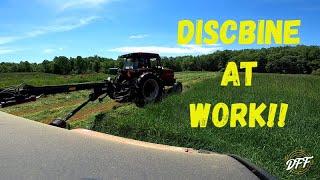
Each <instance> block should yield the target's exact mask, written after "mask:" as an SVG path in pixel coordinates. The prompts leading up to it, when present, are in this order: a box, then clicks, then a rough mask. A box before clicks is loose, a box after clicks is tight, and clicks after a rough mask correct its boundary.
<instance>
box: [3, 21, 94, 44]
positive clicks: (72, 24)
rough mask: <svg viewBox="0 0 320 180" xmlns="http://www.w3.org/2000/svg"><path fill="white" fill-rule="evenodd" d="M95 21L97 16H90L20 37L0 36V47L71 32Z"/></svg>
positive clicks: (39, 28) (40, 29) (43, 28)
mask: <svg viewBox="0 0 320 180" xmlns="http://www.w3.org/2000/svg"><path fill="white" fill-rule="evenodd" d="M97 19H99V17H98V16H90V17H86V18H80V19H76V20H75V19H69V20H68V21H63V23H61V22H60V23H56V24H54V25H51V26H45V27H38V28H37V29H35V30H33V31H29V32H26V33H24V34H22V35H17V36H0V45H1V44H7V43H11V42H15V41H17V40H21V39H27V38H33V37H37V36H40V35H45V34H49V33H55V32H65V31H71V30H73V29H76V28H80V27H82V26H85V25H88V24H90V23H92V22H93V21H95V20H97Z"/></svg>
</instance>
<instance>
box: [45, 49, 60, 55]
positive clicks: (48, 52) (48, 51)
mask: <svg viewBox="0 0 320 180" xmlns="http://www.w3.org/2000/svg"><path fill="white" fill-rule="evenodd" d="M56 51H63V48H57V49H54V48H47V49H44V50H43V53H44V54H52V53H54V52H56Z"/></svg>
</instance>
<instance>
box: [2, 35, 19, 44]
mask: <svg viewBox="0 0 320 180" xmlns="http://www.w3.org/2000/svg"><path fill="white" fill-rule="evenodd" d="M18 39H20V37H18V36H0V45H1V44H7V43H11V42H14V41H16V40H18Z"/></svg>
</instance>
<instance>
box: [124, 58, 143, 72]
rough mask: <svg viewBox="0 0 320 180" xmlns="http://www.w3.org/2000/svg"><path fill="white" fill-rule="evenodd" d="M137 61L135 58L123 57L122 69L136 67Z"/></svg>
mask: <svg viewBox="0 0 320 180" xmlns="http://www.w3.org/2000/svg"><path fill="white" fill-rule="evenodd" d="M138 67H139V63H138V60H137V59H133V58H128V59H125V61H124V64H123V69H138Z"/></svg>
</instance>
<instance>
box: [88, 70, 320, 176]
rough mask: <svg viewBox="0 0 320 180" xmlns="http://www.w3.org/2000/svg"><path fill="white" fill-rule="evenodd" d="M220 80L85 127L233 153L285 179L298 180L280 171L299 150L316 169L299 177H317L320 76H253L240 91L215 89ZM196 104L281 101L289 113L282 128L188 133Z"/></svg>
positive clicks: (121, 110) (115, 113)
mask: <svg viewBox="0 0 320 180" xmlns="http://www.w3.org/2000/svg"><path fill="white" fill-rule="evenodd" d="M242 79H243V78H242ZM220 80H221V77H220V76H217V77H216V78H213V77H212V78H210V79H206V80H204V81H202V82H200V83H197V84H195V85H193V86H192V87H191V88H190V89H188V90H187V91H185V92H184V93H183V94H182V95H173V96H170V97H168V98H166V99H165V100H164V101H163V102H161V103H159V104H153V105H149V106H147V107H146V108H143V109H138V108H136V107H135V106H133V105H131V106H124V107H121V108H118V109H116V110H114V111H110V112H108V113H105V114H100V115H99V116H98V117H97V118H96V119H95V121H93V122H92V124H91V125H92V126H91V128H92V129H93V130H97V131H101V132H106V133H110V134H115V135H119V136H124V137H129V138H134V139H139V140H143V141H150V142H155V143H161V144H170V145H176V146H185V147H193V148H196V149H205V150H210V151H215V152H221V153H231V154H237V155H240V156H241V157H244V158H247V159H249V160H250V161H251V162H253V163H255V164H257V165H259V166H260V167H263V168H265V169H266V170H267V171H269V172H270V173H272V174H274V175H276V176H277V177H280V178H285V179H296V178H298V177H297V176H292V175H289V174H288V173H287V172H286V171H285V160H284V158H285V156H286V155H287V154H289V153H290V152H292V151H294V150H296V149H304V150H306V151H307V152H309V153H311V154H312V155H313V156H314V157H315V162H316V164H314V165H313V166H312V170H311V171H310V172H308V173H307V174H305V175H303V176H300V177H299V178H306V177H308V178H319V171H320V169H319V167H320V164H319V157H318V155H319V154H320V138H319V137H320V121H319V119H320V110H319V107H320V94H319V92H320V77H315V76H305V75H279V74H277V75H275V74H254V80H253V86H252V87H240V88H239V87H227V88H225V87H221V86H220ZM197 102H208V103H212V104H215V103H218V102H225V103H227V104H232V103H237V102H243V103H250V102H255V103H257V104H260V103H262V102H264V103H266V104H268V103H271V102H274V103H281V102H284V103H288V104H289V110H288V113H287V120H286V126H285V127H284V128H278V127H274V128H253V129H251V128H247V127H246V128H240V127H238V128H234V129H233V128H230V127H225V128H221V129H218V128H214V127H213V126H212V124H209V127H207V128H205V129H191V128H190V122H189V121H190V118H189V107H188V106H189V104H190V103H197ZM265 115H266V114H265ZM264 117H266V116H264Z"/></svg>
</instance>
